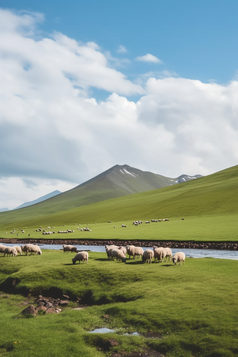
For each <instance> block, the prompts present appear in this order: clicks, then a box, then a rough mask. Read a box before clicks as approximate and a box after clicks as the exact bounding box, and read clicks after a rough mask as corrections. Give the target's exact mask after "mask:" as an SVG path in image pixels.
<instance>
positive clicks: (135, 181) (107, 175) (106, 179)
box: [14, 164, 201, 212]
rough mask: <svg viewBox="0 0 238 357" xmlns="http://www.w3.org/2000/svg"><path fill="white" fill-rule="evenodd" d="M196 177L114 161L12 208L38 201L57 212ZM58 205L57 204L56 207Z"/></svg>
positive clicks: (196, 176) (33, 203) (37, 202)
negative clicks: (67, 186) (77, 181)
mask: <svg viewBox="0 0 238 357" xmlns="http://www.w3.org/2000/svg"><path fill="white" fill-rule="evenodd" d="M199 177H201V175H195V176H191V175H185V174H183V175H180V176H178V177H177V178H169V177H166V176H163V175H159V174H155V173H152V172H150V171H143V170H140V169H137V168H134V167H131V166H129V165H127V164H124V165H119V164H116V165H114V166H112V167H110V168H109V169H107V170H105V171H103V172H101V173H100V174H98V175H96V176H94V177H92V178H91V179H89V180H87V181H85V182H83V183H82V184H79V185H77V186H75V187H74V188H72V189H70V190H68V191H65V192H60V191H57V190H56V191H53V192H51V193H49V194H47V195H44V196H42V197H39V198H38V199H36V200H34V201H30V202H25V203H23V204H21V205H20V206H18V207H16V208H14V210H18V209H23V208H27V207H28V206H32V205H38V206H39V204H41V207H43V206H44V207H45V208H46V209H47V206H48V208H49V207H50V208H49V210H50V212H52V211H57V210H58V209H59V210H65V209H69V208H74V207H80V206H84V205H87V204H91V203H94V202H99V201H103V200H106V199H110V198H117V197H122V196H125V195H130V194H134V193H140V192H146V191H151V190H154V189H158V188H163V187H167V186H170V185H175V184H178V183H181V182H186V181H190V180H193V179H197V178H199ZM45 201H47V202H45ZM42 205H43V206H42ZM57 205H59V206H60V207H58V208H57V207H56V206H57Z"/></svg>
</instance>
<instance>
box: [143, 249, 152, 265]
mask: <svg viewBox="0 0 238 357" xmlns="http://www.w3.org/2000/svg"><path fill="white" fill-rule="evenodd" d="M153 257H154V252H153V250H152V249H147V250H145V251H144V253H143V255H142V262H143V263H145V262H147V263H152V259H153Z"/></svg>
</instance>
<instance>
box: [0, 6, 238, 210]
mask: <svg viewBox="0 0 238 357" xmlns="http://www.w3.org/2000/svg"><path fill="white" fill-rule="evenodd" d="M6 15H7V16H9V19H10V18H11V21H12V24H11V26H10V25H9V24H6V26H5V27H4V26H3V25H2V24H3V22H1V19H2V17H3V16H6ZM28 16H31V15H30V14H28ZM37 21H38V18H37V19H36V18H35V17H34V16H32V18H31V20H29V18H25V17H24V15H21V14H20V15H19V14H16V13H12V12H10V11H8V12H7V13H6V12H3V11H0V24H1V33H0V82H1V87H0V106H1V111H0V165H1V178H0V198H1V207H9V208H15V207H16V206H19V205H20V204H21V203H23V202H26V201H31V200H33V199H36V198H37V197H40V196H42V195H44V194H46V193H49V192H51V191H54V190H55V189H58V190H60V191H63V190H64V189H65V190H66V189H69V188H71V187H72V185H75V186H76V185H77V184H80V183H82V182H84V181H86V180H88V179H90V178H92V177H93V176H95V175H97V174H99V173H100V172H102V171H104V170H106V169H108V168H109V167H111V166H113V165H115V164H117V163H118V164H124V163H127V164H129V165H131V166H134V167H137V168H140V169H142V170H147V171H152V172H155V173H158V174H162V175H165V176H169V177H176V176H179V175H180V174H182V173H187V174H191V175H192V174H197V173H200V174H203V175H206V174H208V173H212V172H215V171H218V170H221V169H223V168H226V167H229V166H233V165H235V164H237V160H238V144H237V143H238V122H237V117H238V102H237V95H238V82H237V81H236V80H234V81H232V82H231V83H228V84H227V85H219V84H215V83H209V84H206V83H202V82H200V81H196V80H190V79H184V78H179V77H165V78H164V76H161V78H159V79H158V77H159V76H157V79H156V78H153V77H152V74H153V73H150V76H148V75H147V82H146V84H145V85H144V88H143V87H142V85H139V84H136V83H133V82H131V81H130V80H128V79H127V78H126V76H125V75H124V74H123V73H122V72H119V71H117V70H116V69H115V68H113V66H112V63H113V61H110V59H108V54H105V53H104V52H102V50H101V49H100V47H99V46H98V45H97V44H96V43H94V42H88V43H86V44H85V43H78V42H77V41H75V40H74V39H71V38H69V37H67V36H64V35H63V34H59V33H55V34H53V36H52V37H51V38H38V39H37V40H36V39H35V32H34V29H35V26H36V22H37ZM14 23H15V24H18V23H20V24H21V26H20V27H21V29H19V26H18V25H14V26H13V24H14ZM9 26H10V29H9ZM24 26H25V27H24ZM23 28H27V30H26V32H24V31H23V30H22V29H23ZM31 32H32V35H29V33H31ZM92 88H97V89H98V90H104V91H107V92H108V97H107V99H106V100H103V101H100V102H99V101H98V100H97V98H93V97H91V96H90V92H91V89H92ZM134 94H135V95H137V96H139V95H140V99H139V100H138V101H137V102H133V101H130V100H129V99H128V96H129V95H134ZM27 180H31V181H32V182H33V185H30V186H29V184H28V185H27V184H26V183H27ZM28 182H29V181H28ZM1 207H0V208H1Z"/></svg>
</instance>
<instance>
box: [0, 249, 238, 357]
mask: <svg viewBox="0 0 238 357" xmlns="http://www.w3.org/2000/svg"><path fill="white" fill-rule="evenodd" d="M72 256H73V254H71V253H63V252H62V251H49V250H46V251H45V250H44V251H43V255H42V256H27V257H26V256H18V257H16V258H3V257H0V290H1V291H3V293H2V294H0V302H1V303H0V316H1V324H0V355H1V356H24V357H25V356H29V357H32V356H52V357H53V356H68V355H70V356H84V357H91V356H92V357H95V356H105V355H108V356H109V355H110V356H112V355H113V353H116V352H117V353H119V352H120V353H121V352H122V351H124V353H125V352H128V353H129V352H132V351H137V352H138V351H143V350H152V351H158V352H160V353H161V354H163V355H164V356H167V357H171V356H196V357H199V356H207V357H208V356H209V357H212V356H235V355H237V354H238V327H237V314H238V305H237V288H238V285H237V284H238V283H237V274H238V262H237V261H232V260H217V259H211V258H207V259H192V258H190V259H187V260H186V264H185V265H184V266H183V265H182V266H173V265H172V264H170V263H163V264H161V263H152V264H142V263H141V262H140V261H138V260H136V261H132V260H131V261H127V263H126V264H123V263H121V262H113V261H108V260H107V259H106V255H105V253H92V252H90V253H89V256H90V258H89V263H88V264H84V265H83V264H81V265H72V264H71V259H72ZM13 281H14V282H15V283H16V284H15V285H14V284H12V282H13ZM13 285H14V286H13ZM6 294H9V295H8V296H9V297H8V298H6ZM37 294H43V295H44V296H59V297H62V295H63V294H67V295H69V296H70V301H71V303H70V305H69V306H68V307H67V308H64V309H63V311H62V312H61V313H60V314H52V315H39V316H37V317H35V318H24V317H23V316H22V315H21V311H22V310H23V309H24V308H25V307H26V306H27V305H26V304H30V303H34V299H33V297H34V296H35V295H37ZM77 299H81V300H80V303H81V304H87V307H86V308H84V309H82V310H74V308H75V307H76V306H77ZM105 316H106V317H105ZM100 327H107V328H111V329H115V332H114V333H110V334H109V335H108V334H107V335H105V334H104V335H103V334H90V333H89V331H91V330H93V329H95V328H100ZM132 332H138V333H139V334H140V335H139V336H132V335H130V333H132ZM125 333H128V334H129V335H125ZM151 336H154V338H151ZM110 339H114V340H115V341H116V342H117V343H118V345H116V346H114V347H112V346H111V345H110V344H109V340H110Z"/></svg>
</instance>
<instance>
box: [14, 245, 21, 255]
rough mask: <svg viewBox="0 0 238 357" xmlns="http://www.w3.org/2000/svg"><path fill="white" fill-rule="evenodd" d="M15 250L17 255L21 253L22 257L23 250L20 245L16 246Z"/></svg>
mask: <svg viewBox="0 0 238 357" xmlns="http://www.w3.org/2000/svg"><path fill="white" fill-rule="evenodd" d="M14 248H15V249H16V251H17V253H20V255H22V250H21V247H20V246H19V245H14Z"/></svg>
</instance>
